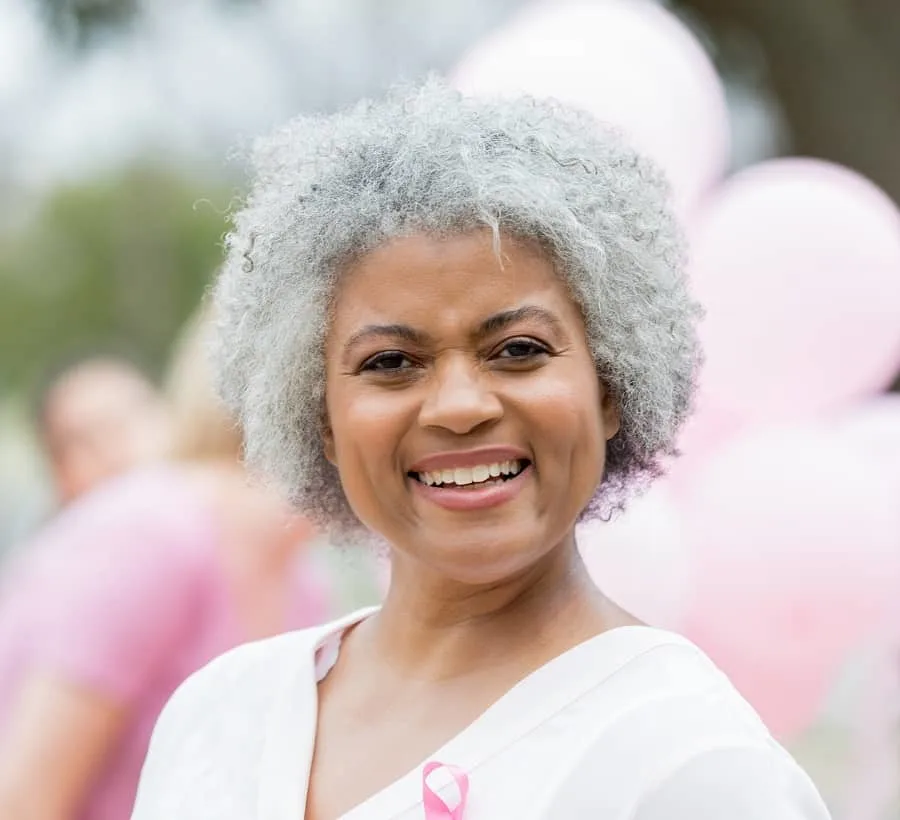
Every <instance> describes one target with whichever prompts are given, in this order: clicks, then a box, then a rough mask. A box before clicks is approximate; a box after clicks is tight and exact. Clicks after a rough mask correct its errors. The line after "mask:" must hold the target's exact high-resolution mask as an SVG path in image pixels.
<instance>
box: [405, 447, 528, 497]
mask: <svg viewBox="0 0 900 820" xmlns="http://www.w3.org/2000/svg"><path fill="white" fill-rule="evenodd" d="M507 452H508V451H507ZM513 457H514V456H507V458H513ZM515 457H516V458H523V457H522V456H515ZM501 460H502V459H501ZM474 463H475V464H484V462H483V461H476V462H474ZM455 466H460V467H468V466H471V464H461V463H460V462H455ZM426 469H435V470H436V469H438V467H434V468H426ZM447 469H450V468H449V467H448V468H447ZM533 470H534V465H532V464H530V463H529V464H528V465H527V466H526V467H525V469H524V470H522V472H521V473H519V474H518V475H516V476H514V477H513V478H509V479H507V480H506V481H500V482H497V483H496V484H490V485H488V486H486V487H478V488H472V485H471V484H469V485H466V486H467V487H468V489H467V488H466V487H456V486H449V487H439V486H437V485H428V484H423V483H422V482H421V481H417V480H416V479H415V478H412V477H411V476H410V477H408V478H407V479H406V480H407V481H409V482H410V483H411V484H412V485H413V492H415V493H416V494H417V495H419V496H421V497H422V498H424V499H426V500H428V501H430V502H432V503H434V504H437V505H438V506H439V507H443V508H444V509H445V510H453V511H457V512H466V511H471V510H486V509H488V508H490V507H498V506H500V505H501V504H506V503H508V502H509V501H512V500H513V499H514V498H515V497H516V496H517V495H518V494H519V493H520V492H521V491H522V489H523V488H524V486H525V482H526V481H527V480H528V479H529V478H531V473H532V471H533ZM412 472H419V471H418V470H413V471H412Z"/></svg>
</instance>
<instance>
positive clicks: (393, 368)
mask: <svg viewBox="0 0 900 820" xmlns="http://www.w3.org/2000/svg"><path fill="white" fill-rule="evenodd" d="M412 366H413V363H412V361H410V359H409V357H408V356H407V355H406V354H405V353H400V352H398V351H396V350H388V351H385V352H384V353H377V354H375V355H374V356H372V357H370V358H368V359H366V361H365V362H363V365H362V367H361V368H360V370H368V371H370V372H371V371H375V372H377V373H396V372H397V371H400V370H407V369H408V368H410V367H412Z"/></svg>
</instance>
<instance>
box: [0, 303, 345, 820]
mask: <svg viewBox="0 0 900 820" xmlns="http://www.w3.org/2000/svg"><path fill="white" fill-rule="evenodd" d="M207 327H208V322H207V321H206V320H202V321H200V322H199V323H195V324H194V326H193V327H192V328H191V330H190V331H189V333H188V334H187V336H186V337H185V339H184V341H183V342H182V344H181V346H180V348H179V350H178V351H177V353H176V359H175V365H174V368H173V373H172V378H171V389H170V391H169V393H170V395H171V397H172V404H173V415H174V434H175V437H176V441H175V451H176V452H175V455H176V456H177V462H176V463H173V464H171V465H169V466H165V467H162V466H160V467H155V468H153V469H149V470H144V471H140V472H134V473H132V474H130V475H129V476H127V477H124V478H121V479H116V480H115V481H112V482H110V483H109V484H108V485H106V486H104V487H102V488H99V489H97V490H95V491H94V492H93V493H91V494H90V495H89V496H87V497H85V498H84V499H81V500H79V501H76V502H74V503H73V504H72V505H70V507H69V508H67V510H66V511H65V512H64V513H63V514H62V515H61V516H60V517H59V518H58V519H57V520H56V521H55V522H53V524H52V525H51V526H50V527H48V528H47V530H46V531H45V532H44V533H42V534H41V536H40V537H39V538H38V541H37V543H36V544H33V545H32V547H31V548H30V549H29V550H28V551H26V552H24V553H23V554H22V556H21V558H20V560H19V563H18V565H17V566H16V567H15V568H13V569H11V570H10V571H9V572H8V574H7V575H6V577H5V578H4V582H5V583H4V589H3V591H2V598H0V817H2V818H3V819H4V820H37V818H40V820H75V818H78V820H122V818H124V817H127V816H128V814H129V812H130V811H131V808H132V806H133V804H134V796H135V792H136V790H137V783H138V778H139V775H140V769H141V764H142V763H143V760H144V757H145V756H146V753H147V746H148V744H149V741H150V733H151V731H152V728H153V725H154V723H155V721H156V718H157V717H158V716H159V712H160V710H161V709H162V707H163V706H164V705H165V702H166V700H168V698H169V696H170V695H171V694H172V692H173V691H174V690H175V688H176V687H177V686H178V685H179V684H180V683H181V682H182V681H183V680H184V679H185V678H186V677H187V676H188V675H189V674H191V673H192V672H193V671H195V670H196V669H198V668H200V667H201V666H203V664H205V663H206V662H207V661H209V659H210V658H212V657H214V656H215V655H217V654H220V653H221V652H223V651H225V650H226V649H229V648H231V647H233V646H235V645H237V644H239V643H241V642H244V641H247V640H249V639H252V638H258V637H262V636H265V635H271V634H273V633H277V632H280V631H282V630H284V629H286V628H292V627H301V626H311V625H313V624H317V623H321V622H322V621H323V620H325V618H326V617H328V614H329V612H328V608H327V605H328V600H327V594H326V590H325V588H324V586H323V585H322V583H321V579H320V578H319V577H317V574H316V572H315V569H314V568H313V567H311V566H310V565H309V563H308V561H306V560H305V559H304V556H303V555H302V551H303V547H304V544H305V543H306V542H307V541H308V538H309V534H310V527H309V525H308V524H307V523H306V522H305V521H303V520H302V519H298V518H296V517H295V516H293V515H291V514H289V513H288V511H287V509H286V505H285V504H284V502H283V500H282V499H280V498H277V497H273V495H272V493H271V492H268V491H263V490H261V489H260V488H259V487H253V486H252V485H251V484H250V483H249V482H248V478H247V474H246V472H245V471H244V470H243V469H241V468H240V467H239V464H238V453H239V448H240V436H239V435H238V434H237V432H236V430H235V427H234V424H233V422H232V421H231V420H230V419H229V418H228V417H227V416H226V415H225V414H224V413H223V410H222V408H221V406H220V404H219V402H218V401H217V400H215V395H214V392H213V390H212V385H211V382H210V380H209V378H208V377H207V372H206V368H205V363H206V357H205V355H204V352H203V350H202V346H203V345H202V342H203V338H204V336H205V334H206V328H207ZM298 559H300V560H298Z"/></svg>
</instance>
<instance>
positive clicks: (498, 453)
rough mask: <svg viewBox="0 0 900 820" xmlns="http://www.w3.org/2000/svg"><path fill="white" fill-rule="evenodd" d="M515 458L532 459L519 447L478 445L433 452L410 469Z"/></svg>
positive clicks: (428, 469) (417, 469)
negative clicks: (466, 448) (465, 448)
mask: <svg viewBox="0 0 900 820" xmlns="http://www.w3.org/2000/svg"><path fill="white" fill-rule="evenodd" d="M514 460H515V461H530V460H531V459H530V458H529V454H528V453H527V452H526V451H525V450H522V449H521V448H519V447H478V448H477V449H474V450H454V451H448V452H444V453H432V454H431V455H430V456H425V457H424V458H421V459H419V460H418V461H417V462H416V463H415V464H413V465H412V466H411V467H409V468H408V469H409V472H411V473H427V472H429V471H431V470H452V469H454V468H455V467H476V466H477V465H479V464H494V463H496V462H498V461H514ZM523 472H524V471H523ZM417 483H419V482H417ZM505 483H509V482H505ZM467 492H468V491H467Z"/></svg>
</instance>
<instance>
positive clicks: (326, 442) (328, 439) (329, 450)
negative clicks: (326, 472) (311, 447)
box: [322, 426, 337, 466]
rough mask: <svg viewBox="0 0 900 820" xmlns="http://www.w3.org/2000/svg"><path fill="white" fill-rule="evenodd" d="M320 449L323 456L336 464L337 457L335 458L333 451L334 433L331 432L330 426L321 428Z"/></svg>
mask: <svg viewBox="0 0 900 820" xmlns="http://www.w3.org/2000/svg"><path fill="white" fill-rule="evenodd" d="M322 450H323V451H324V453H325V458H327V459H328V460H329V461H330V462H331V463H332V464H334V465H335V466H336V465H337V459H336V458H335V452H334V433H332V432H331V428H330V427H327V426H326V427H323V428H322Z"/></svg>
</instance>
